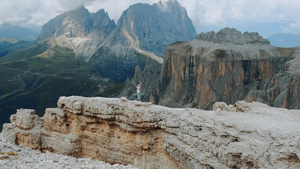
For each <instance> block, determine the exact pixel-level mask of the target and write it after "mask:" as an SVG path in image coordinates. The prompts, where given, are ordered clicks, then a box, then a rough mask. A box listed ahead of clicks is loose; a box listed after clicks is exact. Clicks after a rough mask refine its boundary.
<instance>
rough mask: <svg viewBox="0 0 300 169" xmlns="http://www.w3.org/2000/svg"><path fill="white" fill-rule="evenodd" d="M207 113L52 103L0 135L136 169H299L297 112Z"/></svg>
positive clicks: (227, 109)
mask: <svg viewBox="0 0 300 169" xmlns="http://www.w3.org/2000/svg"><path fill="white" fill-rule="evenodd" d="M214 109H215V111H204V110H199V109H178V108H177V109H171V108H167V107H162V106H157V105H152V104H151V103H143V102H136V101H128V100H126V98H121V99H109V98H84V97H76V96H73V97H60V99H59V100H58V108H49V109H46V112H45V115H44V117H43V118H39V117H38V116H36V115H35V114H34V110H28V109H20V110H18V112H17V114H15V115H12V116H11V122H12V123H11V124H5V125H4V129H3V131H2V133H1V134H2V135H3V136H5V137H6V138H7V139H11V140H14V142H15V143H17V144H22V145H24V146H26V147H31V148H33V149H38V150H41V151H46V150H48V151H50V152H53V153H58V154H64V155H71V156H75V157H89V158H92V159H96V160H102V161H105V162H109V163H111V164H115V163H119V164H125V165H127V164H131V165H134V166H136V167H138V168H141V169H143V168H145V169H148V168H151V169H152V168H153V169H155V168H174V169H176V168H178V169H179V168H223V169H224V168H268V167H270V166H272V167H274V168H298V167H300V160H299V158H300V149H299V145H300V142H299V135H298V134H299V129H300V125H299V124H300V122H299V119H300V117H299V115H300V112H299V111H298V110H297V111H296V110H294V111H289V110H286V109H276V108H271V107H269V106H267V105H264V104H261V103H257V102H255V103H246V102H243V101H240V102H237V103H236V104H235V105H231V106H227V105H226V104H225V103H217V104H215V105H214Z"/></svg>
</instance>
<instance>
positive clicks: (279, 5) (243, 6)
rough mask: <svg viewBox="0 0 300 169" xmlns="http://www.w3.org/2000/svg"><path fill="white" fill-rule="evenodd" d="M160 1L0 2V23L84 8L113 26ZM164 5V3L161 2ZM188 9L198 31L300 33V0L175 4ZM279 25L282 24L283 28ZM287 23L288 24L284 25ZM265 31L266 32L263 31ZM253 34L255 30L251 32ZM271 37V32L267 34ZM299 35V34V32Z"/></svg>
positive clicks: (187, 0)
mask: <svg viewBox="0 0 300 169" xmlns="http://www.w3.org/2000/svg"><path fill="white" fill-rule="evenodd" d="M158 1H159V0H130V1H129V0H128V1H123V0H122V1H121V0H63V1H62V0H26V1H20V0H2V1H0V23H1V22H9V23H12V24H15V25H16V24H18V25H20V26H26V25H30V24H31V25H39V26H41V25H43V24H45V23H46V22H47V21H49V20H50V19H52V18H54V17H55V16H57V15H59V14H61V13H63V12H66V11H69V10H73V9H75V8H77V7H79V6H80V5H84V6H86V7H87V9H88V10H89V11H90V12H96V11H98V10H99V9H102V8H103V9H105V10H106V11H107V12H108V14H109V16H110V18H112V19H114V20H115V21H116V22H117V20H118V19H119V17H120V16H121V14H122V12H123V11H124V10H126V9H127V8H128V7H129V6H130V5H132V4H134V3H150V4H153V3H157V2H158ZM162 1H167V0H162ZM178 2H179V3H180V4H181V5H182V6H184V7H185V8H186V9H187V12H188V14H189V16H190V17H191V19H192V21H193V23H194V25H195V27H196V29H197V31H198V32H199V33H200V32H202V31H209V30H212V29H213V30H216V29H221V28H223V27H235V28H237V29H239V28H242V29H243V28H244V27H245V29H247V28H256V29H257V31H258V32H259V31H262V32H263V31H265V32H266V31H267V30H263V28H261V27H260V25H261V24H263V25H272V26H276V24H277V26H276V28H274V27H269V28H266V29H273V30H276V31H278V30H279V31H289V30H291V31H299V29H300V28H299V25H300V23H299V20H300V15H299V9H300V1H299V0H178ZM282 23H285V25H284V24H282ZM286 23H287V24H286ZM264 29H265V28H264ZM254 31H255V30H254ZM268 32H269V33H271V32H270V31H268ZM299 32H300V31H299Z"/></svg>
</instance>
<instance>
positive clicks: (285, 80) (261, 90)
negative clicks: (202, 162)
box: [120, 28, 300, 109]
mask: <svg viewBox="0 0 300 169" xmlns="http://www.w3.org/2000/svg"><path fill="white" fill-rule="evenodd" d="M150 65H154V64H153V63H150ZM154 69H155V70H153V71H154V72H155V71H156V70H158V66H156V67H155V68H154ZM153 71H152V72H150V71H148V69H145V70H144V71H136V73H135V74H136V75H135V76H134V78H133V81H139V79H142V80H141V81H142V82H143V80H144V79H156V80H154V81H155V82H148V81H146V80H145V83H143V84H144V86H142V91H143V95H142V98H143V99H144V101H151V102H153V103H156V104H160V105H165V106H168V107H196V108H201V109H212V106H213V104H214V103H215V102H226V103H227V104H233V103H235V102H236V101H238V100H246V101H259V102H262V103H265V104H268V105H271V106H274V107H284V108H290V109H299V108H300V107H299V105H300V100H299V99H300V88H299V86H300V76H299V72H300V48H299V47H296V48H279V47H274V46H271V45H270V42H269V41H268V40H267V39H263V38H262V37H261V36H259V35H258V34H257V33H248V32H245V33H243V34H242V33H241V32H239V31H237V30H235V29H233V28H232V29H230V28H224V29H222V30H220V31H219V32H217V33H215V32H208V33H206V34H204V33H201V34H199V35H198V36H197V37H196V38H195V39H194V40H193V41H185V42H176V43H174V44H172V45H170V46H167V47H166V50H165V56H164V62H163V64H162V68H161V70H160V71H159V70H158V71H156V72H157V73H153ZM139 77H143V78H139ZM150 77H151V78H150ZM148 83H150V84H155V85H152V86H154V87H149V85H148ZM130 87H131V88H130ZM132 93H135V92H134V87H133V85H131V86H130V84H129V85H128V87H127V88H126V90H124V91H123V92H122V94H121V95H120V96H127V97H128V98H134V97H136V96H135V95H134V94H132Z"/></svg>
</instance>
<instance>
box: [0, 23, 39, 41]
mask: <svg viewBox="0 0 300 169" xmlns="http://www.w3.org/2000/svg"><path fill="white" fill-rule="evenodd" d="M38 35H39V34H38V33H36V32H33V31H31V30H29V29H27V28H21V27H18V26H12V25H10V24H9V23H3V24H2V25H0V39H2V38H11V39H18V40H22V41H34V40H35V39H36V38H37V37H38Z"/></svg>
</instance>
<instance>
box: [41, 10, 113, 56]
mask: <svg viewBox="0 0 300 169" xmlns="http://www.w3.org/2000/svg"><path fill="white" fill-rule="evenodd" d="M115 28H116V25H115V22H114V21H113V20H110V19H109V16H108V14H107V12H105V11H104V10H103V9H101V10H99V11H98V12H96V13H92V14H91V13H90V12H89V11H88V10H87V9H86V8H85V7H84V6H81V7H80V8H78V9H76V10H73V11H70V12H66V13H63V14H61V15H59V16H57V17H55V18H54V19H52V20H50V21H49V22H48V23H46V24H45V25H44V26H43V27H42V30H41V34H40V36H39V37H38V39H37V41H39V42H41V41H43V40H47V39H49V38H52V37H53V38H54V40H55V41H56V42H57V43H58V44H59V45H61V46H63V47H67V48H70V49H72V50H73V51H74V52H75V54H76V55H77V56H80V57H84V58H85V59H86V60H88V59H89V57H90V56H91V55H93V54H94V53H95V52H96V49H97V46H98V45H99V44H101V43H102V42H103V40H104V39H105V38H106V37H107V36H108V35H109V34H110V33H111V31H112V30H114V29H115Z"/></svg>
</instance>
